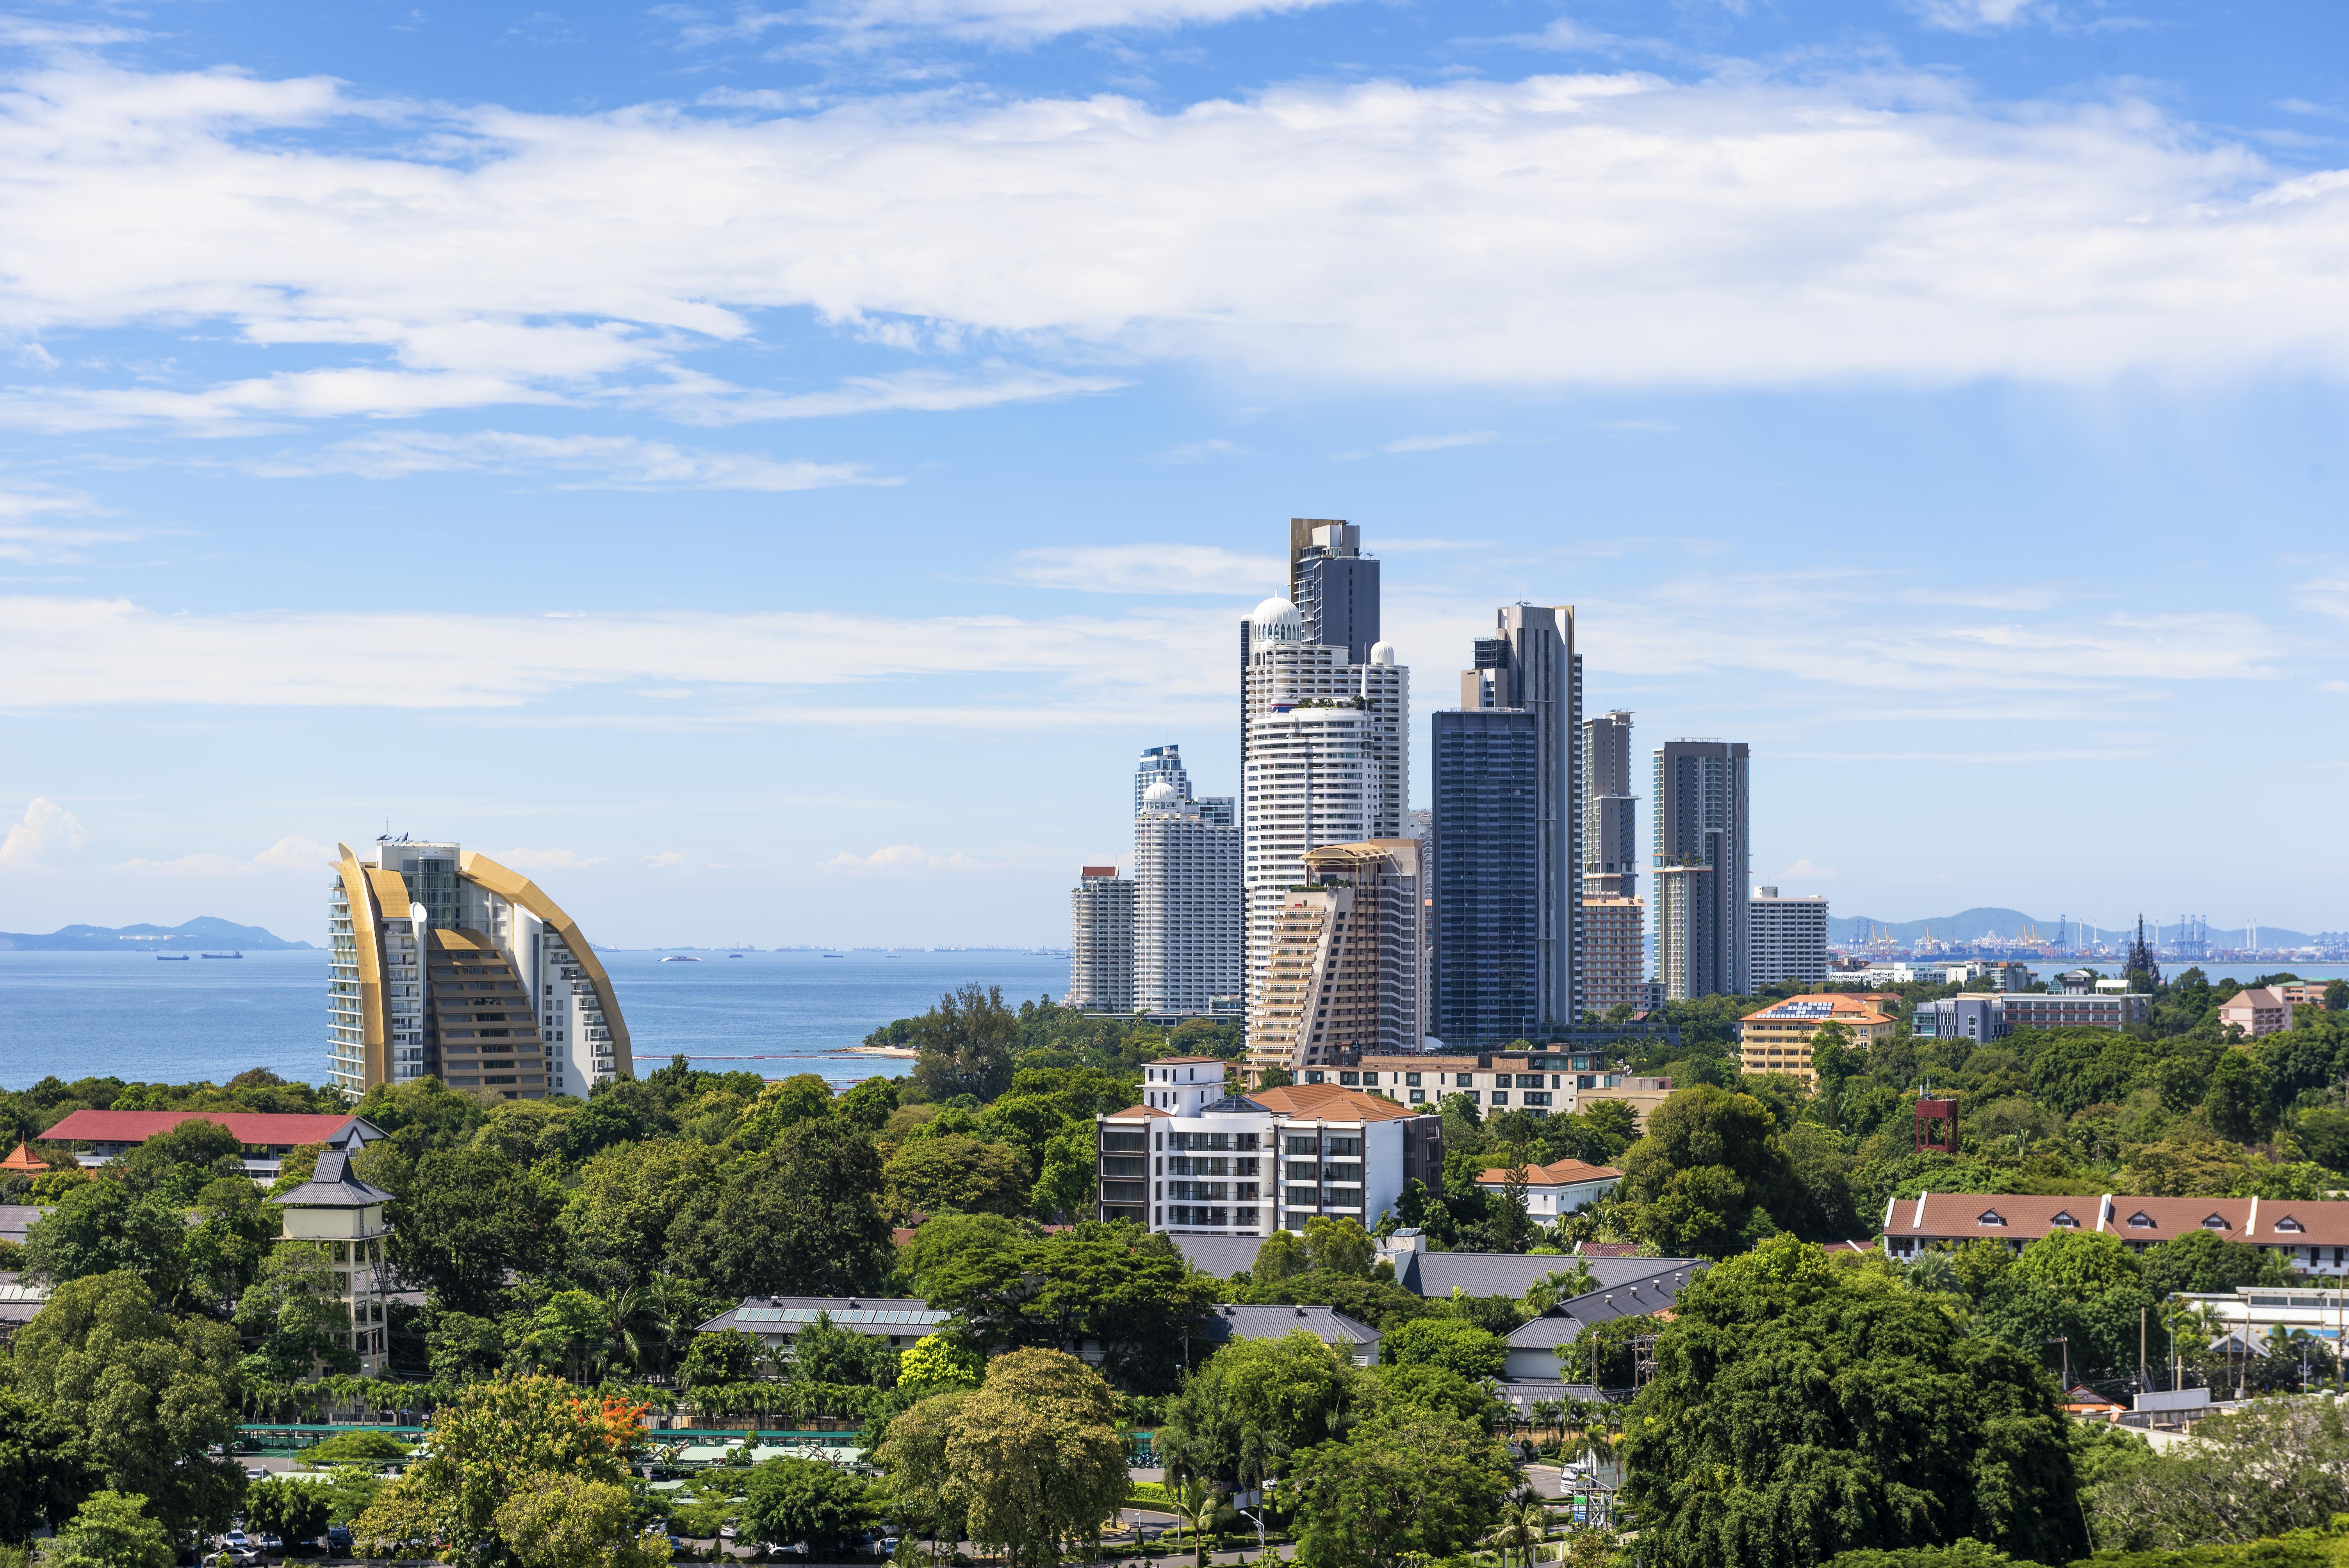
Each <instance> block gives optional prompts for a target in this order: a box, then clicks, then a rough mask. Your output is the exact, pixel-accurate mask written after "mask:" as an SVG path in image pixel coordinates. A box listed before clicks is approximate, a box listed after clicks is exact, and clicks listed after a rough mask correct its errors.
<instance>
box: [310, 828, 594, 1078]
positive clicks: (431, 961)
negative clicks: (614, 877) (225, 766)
mask: <svg viewBox="0 0 2349 1568" xmlns="http://www.w3.org/2000/svg"><path fill="white" fill-rule="evenodd" d="M336 847H337V848H338V849H340V850H341V851H342V863H341V864H340V865H339V866H338V867H336V872H335V877H334V880H333V881H332V882H329V883H328V884H327V912H326V930H327V936H328V948H329V952H328V958H327V965H328V968H327V981H326V1006H327V1015H328V1024H327V1031H326V1032H327V1041H328V1045H327V1050H328V1054H329V1056H330V1057H331V1058H332V1060H331V1064H330V1068H329V1070H330V1071H331V1073H332V1074H333V1077H334V1080H335V1085H336V1088H340V1089H341V1090H342V1091H343V1093H344V1094H345V1095H347V1096H348V1097H350V1098H351V1099H357V1098H358V1097H359V1096H360V1095H363V1094H365V1093H366V1092H367V1090H368V1089H370V1088H374V1087H375V1086H376V1085H378V1084H379V1083H407V1082H410V1081H412V1080H414V1079H417V1078H439V1079H440V1080H441V1081H442V1082H443V1083H445V1084H447V1085H448V1086H449V1087H450V1088H473V1089H482V1090H485V1091H487V1092H489V1093H492V1094H495V1095H501V1096H502V1097H503V1098H505V1099H543V1098H545V1097H546V1096H547V1095H550V1094H573V1095H579V1096H583V1097H584V1096H585V1095H586V1094H587V1093H588V1092H589V1091H590V1090H591V1089H593V1088H595V1085H596V1084H598V1083H601V1082H605V1081H607V1080H610V1079H614V1078H634V1077H635V1076H636V1066H635V1061H634V1058H633V1057H632V1056H631V1054H630V1052H629V1048H628V1026H627V1023H626V1020H625V1019H624V1018H622V1017H621V1016H620V1003H619V997H618V995H617V994H616V992H615V991H614V990H613V987H612V981H611V977H610V976H609V975H606V974H605V972H604V965H603V964H602V963H601V962H600V961H599V960H598V959H597V958H596V956H595V950H594V949H593V948H592V947H590V946H589V945H588V944H587V939H586V938H585V936H583V935H582V934H580V931H579V927H578V926H577V925H576V924H575V923H574V922H573V921H572V919H571V917H570V916H569V915H567V914H565V913H564V912H563V910H562V908H561V907H560V906H559V905H557V904H556V903H555V902H554V900H553V899H551V898H549V897H547V896H546V894H545V893H544V892H541V891H540V890H539V888H538V886H537V885H536V884H535V883H533V882H531V881H530V880H529V879H528V878H526V877H523V876H522V875H520V874H518V873H516V872H512V871H510V870H508V869H507V868H506V867H504V866H502V865H500V864H498V863H497V861H493V860H491V859H490V858H489V857H488V856H487V855H481V854H476V853H474V852H472V851H470V850H464V849H460V847H459V846H458V845H456V844H454V843H445V842H427V841H415V840H410V839H408V838H406V837H401V838H398V839H394V838H390V837H385V838H382V839H378V841H376V842H375V843H374V844H372V845H370V846H369V847H368V848H367V851H366V853H365V854H364V856H362V855H359V854H355V853H353V852H352V851H351V849H350V847H349V846H348V845H347V844H346V845H338V846H336Z"/></svg>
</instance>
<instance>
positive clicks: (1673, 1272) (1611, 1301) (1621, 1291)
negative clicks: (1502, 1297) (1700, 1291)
mask: <svg viewBox="0 0 2349 1568" xmlns="http://www.w3.org/2000/svg"><path fill="white" fill-rule="evenodd" d="M1610 1261H1612V1262H1617V1263H1643V1264H1657V1263H1661V1264H1666V1265H1667V1266H1666V1267H1664V1268H1661V1269H1658V1270H1657V1271H1656V1272H1655V1273H1653V1274H1648V1275H1646V1276H1644V1277H1642V1278H1639V1279H1630V1280H1624V1281H1622V1282H1620V1283H1619V1284H1611V1285H1609V1284H1602V1285H1600V1286H1599V1289H1597V1290H1594V1291H1591V1292H1589V1293H1588V1294H1587V1295H1578V1296H1571V1297H1569V1298H1568V1299H1567V1300H1565V1301H1562V1302H1559V1303H1558V1304H1557V1306H1555V1307H1553V1308H1552V1309H1550V1311H1549V1312H1548V1313H1547V1314H1546V1315H1543V1316H1540V1317H1537V1318H1535V1319H1534V1320H1533V1321H1532V1322H1531V1323H1528V1324H1526V1326H1523V1327H1522V1328H1519V1329H1518V1330H1517V1331H1516V1333H1515V1334H1512V1335H1510V1336H1509V1343H1510V1344H1511V1345H1512V1346H1516V1348H1517V1349H1520V1350H1548V1349H1552V1348H1555V1347H1556V1346H1560V1345H1570V1344H1572V1343H1573V1342H1574V1339H1575V1336H1577V1335H1578V1334H1580V1333H1581V1332H1582V1331H1583V1329H1585V1328H1586V1327H1588V1326H1590V1325H1592V1324H1597V1323H1605V1322H1606V1321H1608V1320H1609V1318H1616V1317H1637V1316H1639V1315H1640V1314H1641V1313H1646V1312H1655V1311H1658V1310H1660V1309H1661V1308H1663V1307H1667V1306H1670V1305H1671V1304H1672V1303H1673V1302H1674V1301H1675V1300H1677V1299H1678V1298H1679V1296H1680V1294H1681V1287H1682V1285H1685V1284H1687V1283H1688V1282H1689V1281H1690V1280H1692V1279H1694V1278H1695V1277H1696V1276H1697V1275H1698V1274H1702V1273H1703V1272H1704V1271H1705V1270H1706V1269H1708V1268H1711V1267H1712V1266H1713V1265H1712V1264H1710V1263H1708V1262H1706V1261H1704V1260H1703V1259H1702V1258H1700V1259H1695V1260H1693V1261H1692V1260H1691V1259H1688V1258H1618V1259H1613V1260H1610ZM1591 1272H1592V1273H1593V1274H1596V1273H1597V1272H1598V1271H1597V1270H1596V1269H1593V1270H1592V1271H1591Z"/></svg>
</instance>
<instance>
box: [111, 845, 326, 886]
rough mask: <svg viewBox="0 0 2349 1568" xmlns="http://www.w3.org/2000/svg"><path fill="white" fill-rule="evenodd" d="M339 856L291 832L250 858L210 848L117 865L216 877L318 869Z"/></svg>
mask: <svg viewBox="0 0 2349 1568" xmlns="http://www.w3.org/2000/svg"><path fill="white" fill-rule="evenodd" d="M335 860H336V856H335V852H334V851H332V850H330V849H328V848H327V847H326V845H324V844H321V843H318V842H317V841H315V840H311V839H305V838H300V837H292V836H289V837H286V838H283V839H280V840H278V841H276V842H275V843H274V844H272V845H270V846H269V847H268V848H267V849H265V850H264V851H261V852H260V853H259V854H257V855H254V856H253V857H251V858H250V859H246V860H240V859H238V858H237V857H236V856H234V855H223V854H219V853H217V852H213V851H204V852H202V853H198V854H192V855H180V856H176V857H174V858H173V859H171V860H168V861H154V860H138V859H133V860H128V861H123V862H122V863H121V864H120V865H119V866H117V867H115V868H114V869H115V870H117V871H119V872H131V873H134V874H137V875H143V876H166V877H198V878H206V879H216V878H221V877H245V876H254V875H256V874H259V873H262V872H317V871H323V870H324V869H326V867H328V866H330V865H333V864H334V863H335Z"/></svg>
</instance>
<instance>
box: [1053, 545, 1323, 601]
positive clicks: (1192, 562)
mask: <svg viewBox="0 0 2349 1568" xmlns="http://www.w3.org/2000/svg"><path fill="white" fill-rule="evenodd" d="M1008 571H1009V576H1010V578H1011V580H1012V581H1013V582H1015V583H1027V584H1028V585H1029V586H1030V587H1034V588H1076V589H1082V590H1085V591H1087V592H1090V593H1227V594H1231V595H1233V596H1235V597H1238V598H1261V597H1263V596H1264V595H1265V594H1267V593H1280V592H1282V591H1283V590H1284V589H1285V587H1286V585H1287V580H1288V569H1287V568H1286V567H1284V566H1283V565H1282V564H1281V562H1280V559H1279V558H1278V556H1272V555H1242V554H1241V553H1239V552H1237V551H1234V550H1225V549H1222V548H1221V547H1219V546H1216V545H1212V544H1069V545H1051V546H1047V547H1044V548H1041V549H1036V550H1023V551H1021V552H1019V553H1018V554H1017V555H1014V556H1013V557H1012V558H1011V562H1010V565H1009V569H1008Z"/></svg>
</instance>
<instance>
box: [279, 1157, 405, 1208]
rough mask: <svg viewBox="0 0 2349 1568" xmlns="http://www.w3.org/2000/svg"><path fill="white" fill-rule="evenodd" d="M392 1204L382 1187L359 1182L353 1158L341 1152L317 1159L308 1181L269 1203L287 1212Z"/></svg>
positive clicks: (389, 1196) (388, 1194)
mask: <svg viewBox="0 0 2349 1568" xmlns="http://www.w3.org/2000/svg"><path fill="white" fill-rule="evenodd" d="M391 1201H392V1198H391V1194H390V1193H388V1192H387V1191H384V1190H383V1189H382V1188H380V1187H370V1186H368V1185H367V1183H366V1182H364V1181H360V1180H359V1179H358V1177H357V1175H356V1174H354V1173H353V1172H352V1171H351V1157H350V1156H349V1155H348V1154H347V1153H345V1152H344V1151H343V1150H339V1149H330V1150H326V1152H325V1153H324V1154H321V1155H319V1156H318V1164H317V1169H316V1171H313V1172H312V1173H311V1176H310V1179H309V1180H308V1181H305V1182H303V1183H302V1184H301V1185H300V1186H299V1187H296V1188H295V1189H294V1190H293V1191H290V1192H285V1193H282V1194H280V1195H279V1196H277V1197H275V1198H273V1199H271V1200H270V1202H274V1203H278V1204H282V1205H284V1206H285V1207H286V1208H288V1209H363V1208H366V1207H367V1205H368V1204H370V1203H388V1202H391Z"/></svg>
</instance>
